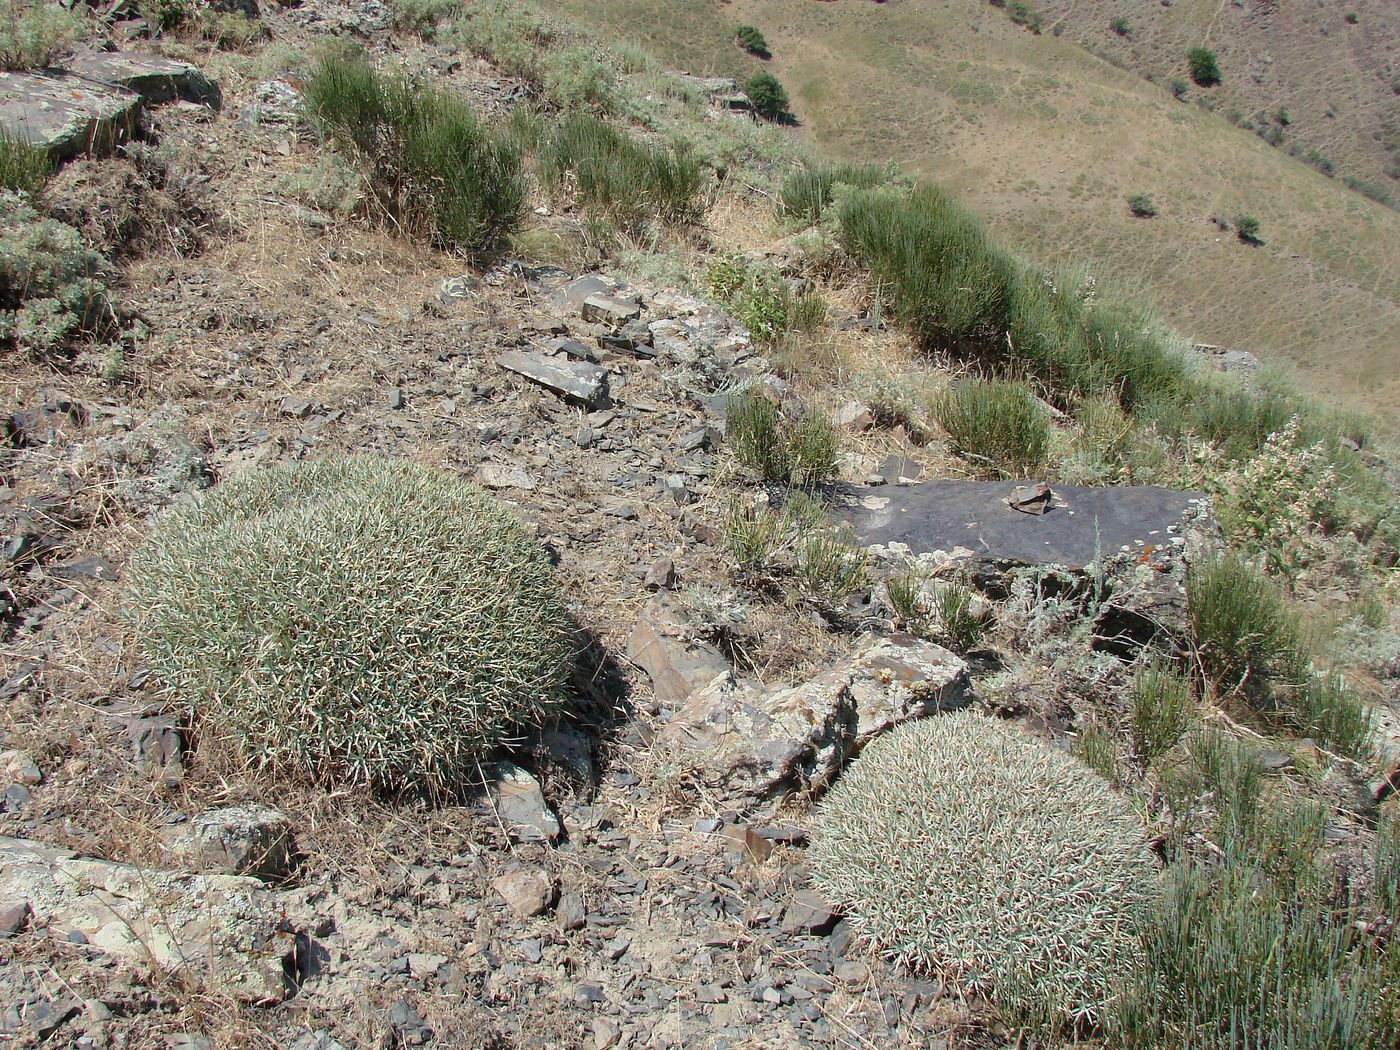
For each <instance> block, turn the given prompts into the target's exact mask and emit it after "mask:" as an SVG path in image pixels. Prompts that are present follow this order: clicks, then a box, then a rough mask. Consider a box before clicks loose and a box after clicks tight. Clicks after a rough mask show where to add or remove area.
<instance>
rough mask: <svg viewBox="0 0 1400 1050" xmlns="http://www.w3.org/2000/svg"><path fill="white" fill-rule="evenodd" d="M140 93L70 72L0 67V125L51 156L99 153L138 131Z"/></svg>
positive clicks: (58, 157)
mask: <svg viewBox="0 0 1400 1050" xmlns="http://www.w3.org/2000/svg"><path fill="white" fill-rule="evenodd" d="M140 114H141V96H140V95H138V94H136V93H135V92H134V91H127V90H125V89H123V88H113V87H108V86H107V85H105V84H99V83H95V82H93V81H91V80H87V79H85V78H83V77H79V76H76V75H74V74H72V73H63V72H45V73H0V127H3V128H4V129H5V130H6V131H8V132H9V133H10V134H11V135H14V136H15V137H17V138H19V139H22V140H23V141H25V142H28V143H30V144H31V145H35V146H40V147H42V148H44V149H45V150H47V151H48V152H49V155H50V156H52V157H53V158H54V159H55V160H67V159H68V158H70V157H76V156H78V155H79V154H83V153H93V154H102V153H108V152H110V151H111V150H112V149H113V148H114V147H115V146H117V145H118V144H120V143H121V142H124V141H125V140H126V139H128V138H130V137H131V136H133V135H134V134H135V133H136V130H137V124H138V120H139V118H140Z"/></svg>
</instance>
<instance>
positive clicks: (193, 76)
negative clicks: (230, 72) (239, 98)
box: [67, 51, 222, 109]
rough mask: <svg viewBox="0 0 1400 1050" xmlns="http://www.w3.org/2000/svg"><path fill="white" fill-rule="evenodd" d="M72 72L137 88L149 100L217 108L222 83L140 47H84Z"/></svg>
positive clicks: (109, 84)
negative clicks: (141, 49) (92, 48)
mask: <svg viewBox="0 0 1400 1050" xmlns="http://www.w3.org/2000/svg"><path fill="white" fill-rule="evenodd" d="M67 68H68V70H69V71H70V72H72V73H74V74H76V75H77V76H80V77H82V78H83V79H84V80H91V81H93V82H95V83H97V84H101V85H104V86H106V87H111V88H120V89H123V90H126V91H132V92H135V93H136V94H137V95H140V96H141V98H142V99H143V100H144V101H146V102H149V103H152V104H156V103H161V102H173V101H175V100H176V99H182V100H184V101H185V102H198V103H201V104H203V105H206V106H212V107H213V108H215V109H218V108H219V106H220V104H221V102H222V99H221V97H220V94H219V87H218V85H217V84H215V83H214V82H213V81H212V80H210V79H209V78H208V77H206V76H205V75H204V74H203V73H201V72H200V71H199V70H198V69H196V68H195V67H194V66H192V65H190V64H189V63H187V62H176V61H174V60H173V59H169V58H163V57H161V56H160V55H152V54H147V53H145V52H141V51H81V52H79V53H78V54H76V55H74V56H73V58H72V59H71V60H69V62H68V63H67Z"/></svg>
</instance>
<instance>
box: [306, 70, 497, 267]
mask: <svg viewBox="0 0 1400 1050" xmlns="http://www.w3.org/2000/svg"><path fill="white" fill-rule="evenodd" d="M306 101H307V109H308V112H309V113H310V114H311V116H312V118H313V119H314V120H315V122H316V124H317V125H318V126H319V127H320V129H321V131H322V133H323V134H324V135H325V136H326V137H327V138H328V139H329V140H330V141H331V143H332V144H334V145H335V146H336V147H337V148H338V149H341V150H343V151H345V152H346V153H347V154H349V156H350V157H351V158H352V159H353V160H354V161H355V163H356V164H357V165H358V166H359V167H360V168H361V170H362V171H363V172H364V174H365V178H366V180H367V182H368V183H369V188H370V190H371V192H372V193H373V194H374V198H375V200H376V202H377V204H378V206H379V212H380V214H381V215H382V217H383V218H384V219H385V221H386V222H388V223H389V224H390V225H392V226H394V227H395V228H398V229H402V230H405V231H406V232H408V233H409V234H410V235H414V236H420V237H423V238H425V239H428V240H430V241H431V242H432V243H434V244H436V245H439V246H441V247H444V248H452V249H459V250H461V251H464V252H466V253H467V254H468V255H472V256H480V255H483V254H485V253H486V252H488V251H490V250H491V249H492V248H493V247H495V246H496V245H497V244H499V243H500V242H501V240H502V239H503V238H504V237H505V236H506V235H508V234H509V233H511V232H512V231H513V230H514V229H515V228H516V226H517V225H518V224H519V221H520V215H521V212H522V210H523V208H524V205H525V181H524V178H523V176H522V174H521V157H520V153H519V151H518V150H517V149H516V147H515V146H514V145H513V144H511V142H510V141H509V140H508V138H506V137H505V136H501V135H497V134H495V133H494V132H492V131H490V130H488V129H487V128H485V127H484V126H482V124H481V123H480V122H479V121H478V120H477V118H476V116H475V115H474V114H473V113H472V110H471V107H470V106H469V105H468V104H467V103H466V101H465V100H463V99H461V98H459V97H457V96H455V95H452V94H449V93H447V92H443V91H438V90H435V89H433V88H431V87H428V86H425V85H422V84H418V83H415V82H413V81H411V80H403V79H395V78H393V77H388V76H384V75H381V74H379V73H377V72H376V71H375V70H374V69H373V67H371V66H370V64H369V62H368V61H367V60H366V59H365V58H364V57H363V56H362V55H349V56H346V55H337V56H331V57H327V58H326V59H323V60H322V61H321V62H320V63H319V64H318V65H317V67H316V69H315V70H314V72H313V73H312V75H311V77H310V79H309V80H308V81H307V84H306Z"/></svg>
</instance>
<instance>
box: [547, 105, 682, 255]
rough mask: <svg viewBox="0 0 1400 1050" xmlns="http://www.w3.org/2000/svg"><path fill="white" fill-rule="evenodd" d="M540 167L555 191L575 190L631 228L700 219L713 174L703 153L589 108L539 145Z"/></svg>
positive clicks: (592, 206) (589, 203)
mask: <svg viewBox="0 0 1400 1050" xmlns="http://www.w3.org/2000/svg"><path fill="white" fill-rule="evenodd" d="M539 171H540V178H541V180H542V181H543V183H544V185H545V186H546V188H548V189H549V190H550V191H551V192H554V193H564V192H572V193H574V194H576V195H577V196H578V198H579V200H580V201H581V202H582V203H583V205H584V206H585V207H586V208H588V209H591V210H593V211H595V212H598V213H601V214H603V215H606V216H607V217H608V218H610V219H611V220H612V221H613V222H615V223H616V224H617V225H618V227H619V228H620V229H622V230H623V231H624V232H627V233H631V234H641V233H644V232H645V231H646V230H647V229H648V227H649V226H651V225H652V224H653V223H654V222H661V223H663V224H667V225H685V224H691V223H696V222H699V221H700V218H701V217H702V215H703V214H704V210H705V189H706V185H707V182H708V177H707V174H706V171H705V168H704V165H703V164H702V163H701V162H700V160H699V158H698V157H696V156H695V155H694V154H692V153H691V152H689V151H688V150H686V149H683V148H678V149H667V148H665V147H663V146H657V145H651V144H648V143H645V142H641V141H639V140H638V139H636V138H633V137H632V136H631V135H629V134H627V133H626V132H625V131H621V130H619V129H618V128H615V127H613V126H612V125H611V124H608V123H607V122H606V121H603V120H600V119H599V118H597V117H595V116H591V115H589V114H586V113H571V114H568V115H566V116H565V117H564V118H563V119H562V120H561V121H560V123H559V125H558V126H557V127H556V128H555V129H554V132H553V133H552V134H551V135H550V136H549V137H548V139H547V141H545V143H544V145H543V146H542V148H541V149H540V153H539Z"/></svg>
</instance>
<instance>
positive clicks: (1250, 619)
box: [1186, 555, 1302, 691]
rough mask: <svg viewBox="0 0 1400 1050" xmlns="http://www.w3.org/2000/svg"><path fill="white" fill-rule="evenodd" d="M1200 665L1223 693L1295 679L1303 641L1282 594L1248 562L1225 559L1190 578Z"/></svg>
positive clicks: (1194, 571)
mask: <svg viewBox="0 0 1400 1050" xmlns="http://www.w3.org/2000/svg"><path fill="white" fill-rule="evenodd" d="M1186 603H1187V610H1188V612H1189V614H1190V617H1191V631H1192V635H1193V636H1194V638H1195V641H1196V654H1197V660H1198V662H1199V664H1200V667H1201V669H1202V670H1203V671H1204V672H1205V674H1206V675H1207V677H1208V678H1209V679H1210V680H1211V681H1212V682H1214V683H1215V685H1216V686H1217V687H1219V688H1222V689H1225V690H1231V691H1233V690H1237V689H1240V688H1242V687H1244V686H1246V685H1254V684H1263V683H1264V682H1266V681H1267V680H1268V679H1269V678H1273V677H1278V676H1282V677H1284V678H1289V677H1296V672H1297V669H1298V664H1299V662H1300V660H1301V659H1302V658H1301V656H1300V647H1301V641H1300V636H1299V633H1298V622H1297V617H1296V616H1295V614H1294V613H1293V612H1292V610H1290V609H1289V608H1288V604H1287V602H1286V601H1285V600H1284V597H1283V595H1282V593H1280V592H1279V590H1278V588H1277V587H1275V586H1274V584H1273V583H1271V582H1270V581H1269V580H1268V579H1267V578H1266V577H1265V576H1264V575H1263V574H1262V573H1260V572H1259V571H1258V570H1257V569H1255V568H1254V566H1252V565H1250V564H1249V563H1248V562H1246V561H1242V560H1241V559H1239V558H1236V557H1233V556H1231V555H1222V556H1221V557H1218V558H1215V559H1213V560H1211V561H1208V562H1206V563H1205V564H1203V565H1199V566H1195V567H1194V568H1193V569H1192V570H1191V571H1190V573H1188V575H1187V580H1186Z"/></svg>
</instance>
